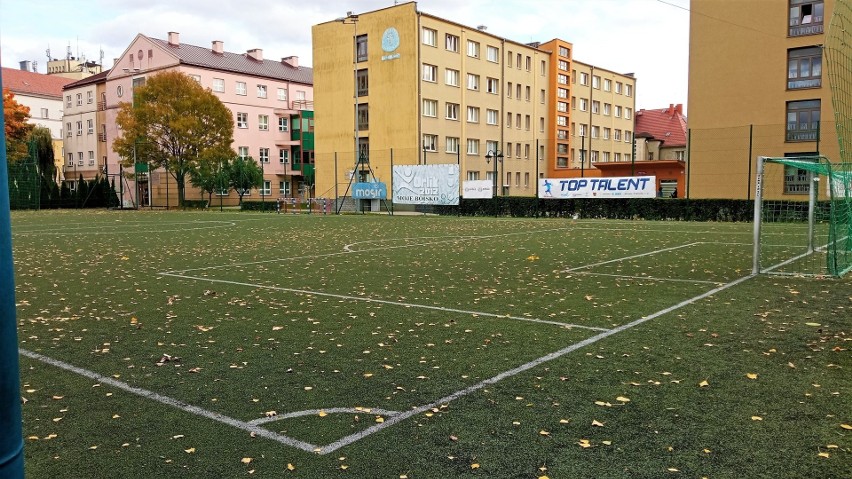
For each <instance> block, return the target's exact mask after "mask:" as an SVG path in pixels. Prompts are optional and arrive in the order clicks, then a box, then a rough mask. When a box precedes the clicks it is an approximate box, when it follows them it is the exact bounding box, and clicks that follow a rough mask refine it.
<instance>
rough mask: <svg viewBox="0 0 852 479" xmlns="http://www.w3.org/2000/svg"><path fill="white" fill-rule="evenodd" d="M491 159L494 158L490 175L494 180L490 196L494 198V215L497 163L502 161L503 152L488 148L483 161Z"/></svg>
mask: <svg viewBox="0 0 852 479" xmlns="http://www.w3.org/2000/svg"><path fill="white" fill-rule="evenodd" d="M491 160H494V173H493V174H492V176H491V177H492V179H493V180H494V190H493V191H492V192H491V197H492V198H494V200H493V201H494V216H497V163H498V162H499V163H501V164H502V163H503V152H502V151H500V150H488V151H487V152H486V153H485V163H487V164H490V163H491Z"/></svg>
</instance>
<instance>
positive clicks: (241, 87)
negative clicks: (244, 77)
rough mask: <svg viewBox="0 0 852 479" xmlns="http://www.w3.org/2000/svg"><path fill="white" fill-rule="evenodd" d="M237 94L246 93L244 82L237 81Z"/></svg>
mask: <svg viewBox="0 0 852 479" xmlns="http://www.w3.org/2000/svg"><path fill="white" fill-rule="evenodd" d="M237 95H246V82H244V81H238V82H237Z"/></svg>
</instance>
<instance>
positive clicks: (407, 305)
mask: <svg viewBox="0 0 852 479" xmlns="http://www.w3.org/2000/svg"><path fill="white" fill-rule="evenodd" d="M160 275H161V276H170V277H173V278H180V279H191V280H195V281H206V282H209V283H220V284H231V285H234V286H245V287H248V288H258V289H269V290H273V291H285V292H288V293H296V294H305V295H313V296H323V297H326V298H335V299H344V300H348V301H362V302H365V303H376V304H387V305H389V306H400V307H403V308H418V309H429V310H432V311H444V312H447V313H458V314H465V315H472V316H474V315H475V316H484V317H487V318H497V319H509V320H512V321H526V322H529V323H538V324H552V325H554V326H561V327H563V328H565V329H573V328H578V329H589V330H592V331H609V330H608V329H607V328H596V327H594V326H583V325H581V324H571V323H561V322H559V321H548V320H545V319H536V318H524V317H521V316H511V315H508V314H496V313H486V312H483V311H466V310H463V309H455V308H445V307H443V306H430V305H428V304H415V303H401V302H398V301H390V300H387V299H377V298H366V297H361V296H349V295H346V294H336V293H324V292H321V291H311V290H308V289H297V288H285V287H283V286H267V285H263V284H254V283H244V282H241V281H229V280H226V279H216V278H205V277H202V276H187V275H182V274H173V273H160Z"/></svg>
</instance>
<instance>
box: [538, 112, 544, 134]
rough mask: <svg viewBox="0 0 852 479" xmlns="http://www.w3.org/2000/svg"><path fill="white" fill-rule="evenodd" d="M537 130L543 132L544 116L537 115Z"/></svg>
mask: <svg viewBox="0 0 852 479" xmlns="http://www.w3.org/2000/svg"><path fill="white" fill-rule="evenodd" d="M538 131H539V132H540V133H544V117H543V116H540V117H538Z"/></svg>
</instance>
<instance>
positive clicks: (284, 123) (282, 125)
mask: <svg viewBox="0 0 852 479" xmlns="http://www.w3.org/2000/svg"><path fill="white" fill-rule="evenodd" d="M289 129H290V119H289V118H287V117H286V116H282V117H280V118H278V131H287V130H289Z"/></svg>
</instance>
